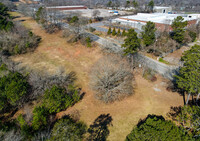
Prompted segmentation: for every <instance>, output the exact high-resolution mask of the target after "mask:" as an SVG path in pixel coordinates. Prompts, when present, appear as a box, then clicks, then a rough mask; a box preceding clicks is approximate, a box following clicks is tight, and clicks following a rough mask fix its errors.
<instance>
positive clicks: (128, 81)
mask: <svg viewBox="0 0 200 141" xmlns="http://www.w3.org/2000/svg"><path fill="white" fill-rule="evenodd" d="M90 80H91V83H90V85H91V88H92V89H93V90H94V91H95V97H96V98H97V99H99V100H102V101H104V102H106V103H108V102H113V101H115V100H121V99H122V98H124V97H126V96H129V95H131V94H133V74H132V70H131V67H130V65H129V63H128V62H127V61H126V60H125V59H123V58H121V57H119V56H113V55H110V56H107V57H104V58H101V59H100V60H99V61H98V62H97V63H96V64H95V65H94V66H93V68H92V70H91V77H90Z"/></svg>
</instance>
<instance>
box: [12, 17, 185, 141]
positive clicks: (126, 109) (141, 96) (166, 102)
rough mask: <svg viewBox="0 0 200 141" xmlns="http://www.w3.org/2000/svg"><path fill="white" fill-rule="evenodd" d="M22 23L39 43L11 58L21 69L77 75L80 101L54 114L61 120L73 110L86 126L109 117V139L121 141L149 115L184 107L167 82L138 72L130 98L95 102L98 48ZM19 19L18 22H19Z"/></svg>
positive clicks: (27, 20) (28, 20)
mask: <svg viewBox="0 0 200 141" xmlns="http://www.w3.org/2000/svg"><path fill="white" fill-rule="evenodd" d="M21 19H24V20H25V21H24V22H23V24H24V25H25V26H27V27H29V28H30V29H31V30H32V31H33V32H34V33H35V34H37V35H39V36H41V37H42V42H41V43H40V45H39V47H38V48H37V49H36V51H35V52H33V53H28V54H24V55H19V56H15V57H13V58H12V59H13V60H14V61H16V62H21V65H22V66H26V67H29V68H30V69H33V70H39V71H41V72H43V73H45V72H50V73H55V72H56V71H57V70H58V69H59V68H60V67H62V68H64V69H65V70H66V71H67V72H69V71H74V72H76V74H77V81H76V84H77V85H78V86H79V87H81V88H82V91H83V92H85V96H84V97H83V99H82V100H81V101H80V102H78V103H77V104H75V105H74V106H73V107H71V108H69V109H67V110H66V111H62V112H60V113H58V114H57V117H58V118H60V117H61V116H63V115H66V114H69V113H71V112H73V111H79V113H80V119H81V120H82V121H84V122H85V123H86V124H87V125H88V126H89V125H90V124H91V123H92V122H93V121H94V120H95V119H96V118H97V117H98V116H99V115H100V114H108V113H109V114H110V115H111V116H112V119H113V121H112V126H110V127H109V130H110V134H109V137H108V140H110V141H123V140H124V139H125V137H126V135H127V134H129V133H130V131H131V130H132V128H133V126H134V125H136V124H137V122H138V121H139V120H140V119H142V118H145V117H146V116H147V115H148V114H157V115H163V116H166V114H167V113H168V112H169V110H170V107H171V106H179V105H183V100H182V97H181V96H179V94H178V93H173V92H169V91H167V90H166V83H165V82H166V81H165V80H164V79H163V78H162V77H160V76H158V80H157V81H156V82H149V81H148V80H145V79H144V78H143V77H142V76H141V74H140V73H138V74H135V83H136V86H135V91H134V94H133V95H132V96H130V97H127V98H125V99H124V100H122V101H119V102H114V103H111V104H104V103H102V102H100V101H98V100H96V99H95V98H94V96H93V92H92V90H91V89H90V87H89V74H90V68H91V66H92V65H93V64H94V63H95V62H96V61H97V60H98V59H99V58H101V57H103V56H104V55H105V54H104V53H103V52H102V51H101V50H100V49H99V48H98V47H96V48H87V47H84V46H82V45H80V44H79V43H74V44H68V43H67V42H66V40H65V39H64V38H62V37H61V36H62V34H61V33H56V34H47V33H45V31H44V30H43V29H42V28H41V27H40V25H38V24H37V23H36V22H35V21H34V20H33V19H31V18H28V17H22V18H21ZM18 20H19V19H18Z"/></svg>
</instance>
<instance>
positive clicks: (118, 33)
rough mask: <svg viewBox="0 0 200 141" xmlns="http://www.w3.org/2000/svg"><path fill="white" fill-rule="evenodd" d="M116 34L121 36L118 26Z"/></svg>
mask: <svg viewBox="0 0 200 141" xmlns="http://www.w3.org/2000/svg"><path fill="white" fill-rule="evenodd" d="M117 36H121V31H120V28H119V29H118V31H117Z"/></svg>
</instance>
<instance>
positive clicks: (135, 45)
mask: <svg viewBox="0 0 200 141" xmlns="http://www.w3.org/2000/svg"><path fill="white" fill-rule="evenodd" d="M126 35H127V38H126V39H125V40H124V44H123V45H122V47H123V48H124V54H125V55H128V54H134V53H136V52H137V51H138V49H139V48H140V41H139V39H138V37H137V33H136V32H135V30H134V29H129V31H128V33H127V34H126Z"/></svg>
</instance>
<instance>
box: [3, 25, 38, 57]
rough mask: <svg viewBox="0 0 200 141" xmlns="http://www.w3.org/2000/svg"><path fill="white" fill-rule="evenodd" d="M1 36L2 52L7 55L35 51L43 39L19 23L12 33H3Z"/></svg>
mask: <svg viewBox="0 0 200 141" xmlns="http://www.w3.org/2000/svg"><path fill="white" fill-rule="evenodd" d="M0 34H1V35H2V36H0V50H1V51H3V52H6V54H7V55H16V54H23V53H26V52H28V51H33V50H35V48H36V47H37V46H38V44H39V43H40V40H41V38H40V37H39V36H36V35H34V34H33V33H32V32H31V31H29V30H27V29H26V28H25V27H24V26H22V25H20V24H19V23H15V26H14V27H13V28H12V30H10V31H7V32H6V31H1V32H0Z"/></svg>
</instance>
